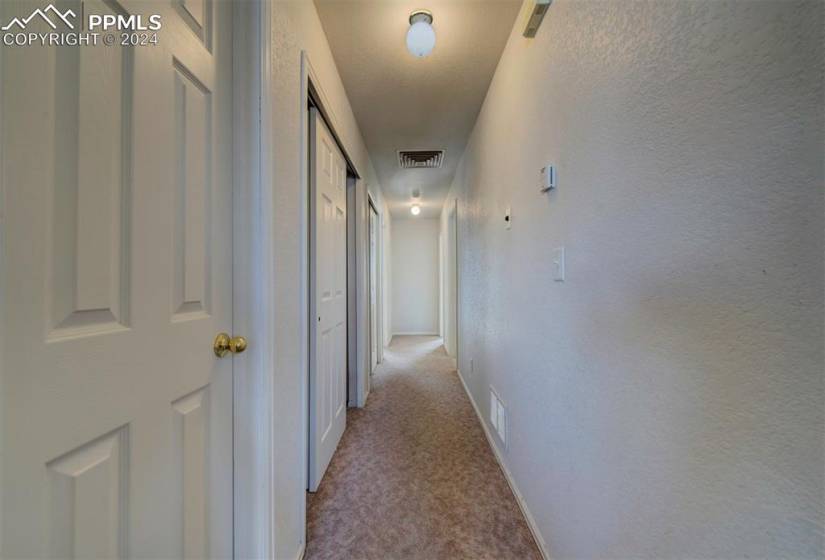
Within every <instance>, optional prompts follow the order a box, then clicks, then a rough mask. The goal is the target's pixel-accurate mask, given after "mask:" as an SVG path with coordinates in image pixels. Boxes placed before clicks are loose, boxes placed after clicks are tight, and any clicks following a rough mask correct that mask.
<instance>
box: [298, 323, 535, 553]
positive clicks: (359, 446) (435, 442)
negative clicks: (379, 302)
mask: <svg viewBox="0 0 825 560" xmlns="http://www.w3.org/2000/svg"><path fill="white" fill-rule="evenodd" d="M372 380H373V384H372V391H371V393H370V396H369V399H368V401H367V406H366V407H365V408H364V409H351V410H350V411H349V414H348V416H347V430H346V432H345V433H344V436H343V438H342V439H341V443H340V445H339V447H338V450H337V451H336V452H335V456H334V457H333V458H332V462H331V463H330V466H329V469H328V470H327V473H326V475H325V476H324V479H323V481H322V482H321V486H320V488H319V489H318V492H317V493H315V494H310V495H309V496H310V497H309V502H308V513H307V517H308V519H307V523H308V539H307V549H306V555H305V558H307V559H311V560H316V559H322V558H323V559H332V558H335V559H342V560H344V559H353V560H354V559H358V560H361V559H376V560H378V559H381V560H397V559H402V558H403V559H407V558H410V559H422V560H423V559H426V560H434V559H442V558H443V559H447V558H466V559H473V560H480V559H505V558H514V559H515V558H518V559H520V560H522V559H540V558H541V556H540V553H539V551H538V548H537V547H536V545H535V543H534V541H533V538H532V535H531V534H530V530H529V528H528V527H527V523H526V522H525V520H524V517H523V516H522V514H521V511H520V510H519V508H518V505H517V504H516V501H515V498H514V497H513V494H512V492H511V491H510V487H509V486H508V485H507V481H506V480H505V478H504V475H503V474H502V472H501V470H500V469H499V466H498V463H497V462H496V460H495V457H494V456H493V452H492V450H491V449H490V447H489V445H488V443H487V440H486V439H485V437H484V432H483V431H482V428H481V426H480V425H479V423H478V418H477V417H476V415H475V412H474V411H473V407H472V404H470V401H469V399H468V398H467V396H466V394H465V393H464V389H463V388H462V386H461V381H460V380H459V379H458V376H457V374H456V371H455V365H454V362H453V360H452V359H451V358H450V357H449V356H447V354H446V352H445V351H444V348H443V347H442V346H441V341H440V340H439V339H436V338H434V337H413V336H405V337H395V338H394V339H393V342H392V345H391V346H390V348H389V349H387V350H385V352H384V362H383V363H382V364H381V365H380V366H379V368H378V371H377V372H376V374H375V375H374V376H373V379H372Z"/></svg>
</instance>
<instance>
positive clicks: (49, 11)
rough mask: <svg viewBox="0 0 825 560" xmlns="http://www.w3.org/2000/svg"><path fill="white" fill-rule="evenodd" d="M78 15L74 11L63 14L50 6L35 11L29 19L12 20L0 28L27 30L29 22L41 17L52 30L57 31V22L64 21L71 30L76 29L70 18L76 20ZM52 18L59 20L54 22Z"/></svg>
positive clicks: (4, 29)
mask: <svg viewBox="0 0 825 560" xmlns="http://www.w3.org/2000/svg"><path fill="white" fill-rule="evenodd" d="M76 15H77V14H75V13H74V11H72V10H66V11H65V12H61V11H60V10H58V9H57V8H55V7H54V4H49V5H48V6H46V7H45V8H43V9H42V10H41V9H40V8H37V9H36V10H35V11H33V12H32V13H31V14H29V16H28V17H25V18H22V19H21V18H12V20H11V21H10V22H9V23H7V24H6V25H4V26H3V27H0V30H2V31H8V30H10V29H11V28H12V27H14V26H17V27H18V28H19V29H21V30H22V29H26V26H27V25H28V24H29V22H30V21H32V20H33V19H34V18H36V17H39V18H40V19H42V20H43V21H45V22H46V23H47V24H49V27H51V28H52V29H57V24H56V23H55V21H58V23H59V22H60V21H62V22H63V23H64V24H66V26H67V27H68V28H69V29H74V24H73V23H72V21H71V19H69V18H74V17H76ZM52 17H55V18H57V20H53V19H52Z"/></svg>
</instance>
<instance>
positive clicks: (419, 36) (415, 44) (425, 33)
mask: <svg viewBox="0 0 825 560" xmlns="http://www.w3.org/2000/svg"><path fill="white" fill-rule="evenodd" d="M433 47H435V31H433V15H432V14H431V13H430V12H428V11H427V10H416V11H414V12H413V13H411V14H410V28H409V29H408V30H407V50H408V51H410V52H411V53H412V54H413V55H415V56H417V57H419V58H423V57H425V56H427V55H428V54H430V53H431V52H432V51H433Z"/></svg>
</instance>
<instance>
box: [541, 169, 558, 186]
mask: <svg viewBox="0 0 825 560" xmlns="http://www.w3.org/2000/svg"><path fill="white" fill-rule="evenodd" d="M556 187H557V179H556V166H555V165H553V164H549V165H545V166H544V167H542V168H541V187H540V188H539V191H540V192H543V193H544V192H547V191H549V190H552V189H555V188H556Z"/></svg>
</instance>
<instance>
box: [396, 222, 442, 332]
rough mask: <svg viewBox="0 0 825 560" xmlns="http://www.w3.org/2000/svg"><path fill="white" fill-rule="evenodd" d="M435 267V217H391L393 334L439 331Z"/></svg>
mask: <svg viewBox="0 0 825 560" xmlns="http://www.w3.org/2000/svg"><path fill="white" fill-rule="evenodd" d="M438 267H439V262H438V219H437V218H413V219H395V220H393V222H392V321H393V323H392V325H393V330H392V332H393V334H426V335H437V334H438V307H439V295H438V294H439V286H438V270H439V269H438Z"/></svg>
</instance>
